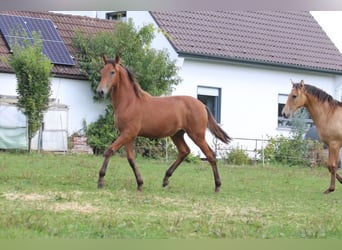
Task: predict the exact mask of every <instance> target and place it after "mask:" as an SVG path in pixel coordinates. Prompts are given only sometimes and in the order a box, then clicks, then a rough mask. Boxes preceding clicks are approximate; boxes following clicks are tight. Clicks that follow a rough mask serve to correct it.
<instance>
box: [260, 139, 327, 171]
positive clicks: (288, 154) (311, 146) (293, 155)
mask: <svg viewBox="0 0 342 250" xmlns="http://www.w3.org/2000/svg"><path fill="white" fill-rule="evenodd" d="M260 153H261V152H260ZM263 153H264V158H265V161H267V162H269V163H282V164H288V165H290V166H293V165H304V166H314V165H321V164H322V163H323V162H324V154H323V144H322V143H320V142H313V141H312V140H303V139H302V138H301V137H293V138H286V137H285V136H276V137H269V142H268V144H267V146H266V147H265V149H264V151H263Z"/></svg>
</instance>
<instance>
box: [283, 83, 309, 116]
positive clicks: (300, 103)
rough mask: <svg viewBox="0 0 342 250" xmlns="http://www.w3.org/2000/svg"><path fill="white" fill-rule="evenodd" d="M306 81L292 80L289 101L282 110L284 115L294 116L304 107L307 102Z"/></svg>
mask: <svg viewBox="0 0 342 250" xmlns="http://www.w3.org/2000/svg"><path fill="white" fill-rule="evenodd" d="M304 91H305V86H304V81H303V80H301V82H300V83H294V82H292V90H291V92H290V94H289V96H288V98H287V102H286V104H285V106H284V108H283V110H282V115H283V116H285V117H290V116H292V115H293V114H294V113H295V112H296V111H297V109H299V108H301V107H304V105H305V102H306V95H305V94H304Z"/></svg>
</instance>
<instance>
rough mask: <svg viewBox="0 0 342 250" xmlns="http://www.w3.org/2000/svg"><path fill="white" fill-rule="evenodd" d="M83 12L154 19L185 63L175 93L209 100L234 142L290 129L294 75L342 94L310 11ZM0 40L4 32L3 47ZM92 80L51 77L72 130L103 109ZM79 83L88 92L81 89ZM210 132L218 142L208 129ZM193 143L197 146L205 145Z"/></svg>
mask: <svg viewBox="0 0 342 250" xmlns="http://www.w3.org/2000/svg"><path fill="white" fill-rule="evenodd" d="M31 14H32V13H31ZM76 14H77V13H76ZM79 14H81V13H79ZM83 14H84V15H90V16H93V17H98V18H103V19H105V18H108V19H121V20H125V19H127V18H132V19H133V21H134V23H135V24H136V25H138V26H140V25H143V24H150V23H152V24H153V25H154V26H155V27H156V30H157V31H159V32H157V35H156V38H155V40H154V42H153V46H154V47H155V48H157V49H166V50H167V51H168V52H169V53H170V56H171V58H173V59H175V60H176V61H177V65H178V66H179V67H180V71H179V74H180V76H181V78H182V82H181V84H179V85H178V86H177V87H176V88H175V90H174V91H173V93H172V95H178V94H182V95H184V94H185V95H191V96H194V97H196V98H199V99H200V100H202V101H203V102H205V103H206V104H207V105H208V106H209V107H210V109H211V110H212V112H213V113H214V114H215V117H216V119H217V121H218V122H219V123H220V124H221V126H222V127H223V129H224V130H225V131H226V132H227V133H228V134H229V135H230V136H232V137H233V138H235V140H234V141H233V143H232V144H233V145H235V146H236V145H239V146H241V147H243V148H245V149H248V150H254V149H255V148H256V147H260V146H261V145H260V143H262V142H260V141H256V139H266V138H267V136H274V135H278V134H285V135H286V134H288V132H289V128H288V127H286V124H287V123H286V121H284V120H283V118H282V117H281V116H280V110H281V108H282V105H284V103H285V100H286V97H287V94H288V93H289V91H290V88H291V79H292V80H293V81H295V82H298V81H300V80H302V79H303V80H304V81H305V82H307V83H310V84H313V85H316V86H318V87H320V88H322V89H323V90H325V91H327V92H328V93H330V94H332V95H333V96H334V97H335V98H336V99H339V100H340V99H341V96H342V87H341V84H342V55H341V54H340V53H339V51H338V50H337V48H336V47H335V46H334V44H333V43H332V42H331V40H330V39H329V37H328V36H327V35H326V34H325V33H324V31H323V30H322V28H321V27H320V26H319V24H318V23H317V22H316V20H315V19H314V18H313V17H312V16H311V14H310V13H309V12H306V11H291V12H282V11H257V12H250V11H223V12H222V11H217V12H216V11H127V12H126V11H119V12H117V11H113V12H96V11H94V12H89V13H82V15H83ZM32 15H35V14H32ZM44 15H51V17H49V18H51V19H54V18H56V19H54V20H57V17H58V18H59V17H64V18H72V16H70V15H60V14H52V13H51V14H46V13H45V14H44ZM45 17H46V16H45ZM74 18H75V19H73V18H72V21H70V23H74V22H75V20H85V21H84V23H83V25H84V26H87V24H88V22H90V23H91V24H92V25H89V26H91V27H95V26H96V25H99V26H100V27H102V28H104V27H106V28H108V26H110V25H113V23H110V24H109V22H110V21H107V22H106V21H105V20H103V22H104V23H101V21H100V20H99V19H98V18H89V17H88V18H87V17H81V16H75V17H74ZM54 22H56V21H54ZM57 22H58V21H57ZM100 24H101V25H100ZM107 25H108V26H107ZM76 26H78V25H76ZM76 26H74V27H73V28H72V29H76ZM72 29H71V30H72ZM60 33H63V32H61V31H60ZM165 34H166V35H165ZM62 36H63V35H62ZM69 36H70V35H69ZM68 39H70V37H69V38H68ZM2 43H3V41H1V39H0V49H1V45H2ZM64 68H65V67H64ZM66 68H67V69H68V67H66ZM71 68H72V67H71ZM0 72H1V67H0ZM4 77H7V79H8V82H11V84H12V85H13V83H14V81H15V78H14V76H13V74H9V75H8V73H6V72H3V73H0V79H1V78H4ZM88 87H89V86H88V84H87V83H86V81H84V77H83V78H82V77H80V78H79V77H66V78H65V77H64V76H60V77H56V78H54V79H53V89H54V98H55V99H56V100H58V99H59V101H60V103H62V104H66V105H67V106H68V109H69V110H68V117H69V118H68V119H69V122H68V132H69V134H70V133H72V132H73V131H77V130H78V129H79V128H81V120H82V119H83V118H86V119H87V120H88V121H91V120H93V119H96V118H97V116H98V114H99V113H101V111H102V110H103V107H102V106H100V105H99V106H97V104H94V103H93V102H92V98H91V96H92V94H91V92H90V89H89V88H88ZM4 89H5V90H4ZM76 89H78V90H80V91H82V92H81V93H82V95H76V96H75V95H74V94H75V92H77V90H76ZM81 89H82V90H81ZM4 91H7V93H8V95H15V87H10V90H9V87H8V86H6V87H4V86H3V85H1V83H0V94H3V92H4ZM79 93H80V92H79ZM208 140H209V141H210V142H211V143H213V141H212V138H211V136H210V134H208ZM256 143H259V145H256ZM189 144H190V145H191V149H192V152H193V153H194V154H197V153H198V152H199V149H198V148H197V147H196V146H195V145H193V144H192V143H191V142H189Z"/></svg>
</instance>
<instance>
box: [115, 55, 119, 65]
mask: <svg viewBox="0 0 342 250" xmlns="http://www.w3.org/2000/svg"><path fill="white" fill-rule="evenodd" d="M119 63H120V56H119V55H118V54H116V56H115V64H119Z"/></svg>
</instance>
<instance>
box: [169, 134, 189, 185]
mask: <svg viewBox="0 0 342 250" xmlns="http://www.w3.org/2000/svg"><path fill="white" fill-rule="evenodd" d="M184 133H185V132H184V131H183V130H180V131H178V132H177V133H176V134H174V135H173V136H171V139H172V141H173V143H174V144H175V145H176V147H177V150H178V156H177V159H176V161H175V162H174V163H173V164H172V165H171V167H169V169H168V170H167V171H166V173H165V177H164V180H163V187H165V186H167V185H168V184H169V177H171V175H172V174H173V172H174V171H175V170H176V168H177V167H178V166H179V164H181V163H182V161H183V160H184V159H185V157H186V156H187V155H188V154H189V153H190V149H189V147H188V145H186V143H185V141H184Z"/></svg>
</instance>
